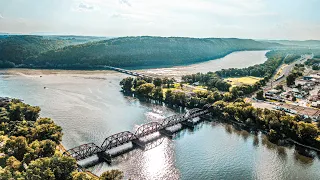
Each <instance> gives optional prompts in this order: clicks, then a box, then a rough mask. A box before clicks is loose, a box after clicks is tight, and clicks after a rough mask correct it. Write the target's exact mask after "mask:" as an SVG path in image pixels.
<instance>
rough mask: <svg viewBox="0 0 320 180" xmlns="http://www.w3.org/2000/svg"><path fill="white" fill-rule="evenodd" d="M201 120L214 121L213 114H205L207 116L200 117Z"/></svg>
mask: <svg viewBox="0 0 320 180" xmlns="http://www.w3.org/2000/svg"><path fill="white" fill-rule="evenodd" d="M200 119H203V120H205V121H212V116H211V114H205V115H202V116H200Z"/></svg>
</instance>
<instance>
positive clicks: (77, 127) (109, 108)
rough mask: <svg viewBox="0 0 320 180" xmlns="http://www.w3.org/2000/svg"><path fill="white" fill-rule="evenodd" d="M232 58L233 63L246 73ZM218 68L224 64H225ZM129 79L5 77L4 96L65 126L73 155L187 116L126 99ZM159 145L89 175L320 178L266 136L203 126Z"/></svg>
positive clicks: (21, 73)
mask: <svg viewBox="0 0 320 180" xmlns="http://www.w3.org/2000/svg"><path fill="white" fill-rule="evenodd" d="M252 53H257V54H259V53H260V56H261V57H262V58H265V57H264V54H265V51H259V52H241V53H236V54H238V55H237V56H239V54H240V56H241V57H239V58H240V59H241V58H242V59H247V61H248V62H250V63H251V64H257V63H261V62H263V61H264V60H265V59H256V58H252V59H250V57H252ZM231 55H232V56H234V54H231ZM229 56H230V55H229ZM233 59H234V62H233V63H232V62H228V64H230V63H231V64H233V65H235V64H239V66H240V65H241V66H240V67H243V64H242V63H238V61H237V58H235V57H233ZM219 61H220V62H221V63H224V60H223V58H222V59H220V60H219ZM210 63H214V62H212V61H210V62H206V63H201V64H203V66H204V67H202V69H206V68H207V70H208V69H213V70H217V69H216V67H215V66H214V67H209V65H208V64H210ZM251 64H250V65H251ZM197 65H199V64H197ZM191 66H195V65H191ZM226 66H227V65H221V67H226ZM234 67H236V65H235V66H234ZM185 68H189V67H185ZM199 69H201V68H199ZM126 76H127V75H124V74H120V73H117V72H112V71H56V70H30V69H12V70H1V71H0V96H9V97H16V98H20V99H23V100H24V101H25V102H26V103H29V104H32V105H37V106H40V107H41V109H42V111H41V116H43V117H51V118H52V119H54V121H55V122H56V123H57V124H59V125H60V126H62V128H63V133H64V136H63V140H62V143H63V145H64V146H65V147H66V148H72V147H74V146H78V145H81V144H83V143H90V142H94V143H96V144H98V145H100V144H101V143H102V142H103V140H104V139H105V138H106V137H108V136H109V135H111V134H114V133H117V132H121V131H127V130H129V131H133V130H134V129H136V128H137V127H138V126H139V125H140V124H142V123H146V122H150V121H160V120H161V118H163V117H166V116H169V115H172V114H175V113H180V111H181V110H180V109H171V108H168V107H166V106H165V105H157V104H152V103H146V102H142V101H139V100H138V99H136V98H133V97H128V96H124V95H123V94H122V93H121V92H120V86H119V82H120V80H121V79H122V78H124V77H126ZM44 87H46V88H44ZM157 142H159V144H157V146H155V147H154V148H151V149H149V150H147V151H142V150H139V149H136V150H133V151H131V152H130V153H127V154H124V155H122V156H119V157H117V158H115V159H114V161H113V163H112V164H111V165H108V164H107V163H99V164H97V165H95V166H93V167H90V168H89V170H91V171H92V172H93V173H95V174H97V175H100V174H101V173H102V172H104V171H106V170H110V169H116V168H118V169H120V170H123V171H124V174H125V177H126V178H131V179H147V180H149V179H168V180H169V179H170V180H172V179H186V180H188V179H233V180H234V179H279V180H280V179H306V180H307V179H310V180H311V179H319V178H320V171H319V167H320V161H319V159H318V158H317V157H316V158H314V159H312V158H307V157H304V156H302V155H300V154H299V153H298V152H297V150H295V147H291V148H281V147H277V146H275V145H273V144H271V143H269V142H268V141H266V140H265V138H264V137H263V135H258V136H257V137H255V136H254V135H251V134H248V133H247V132H245V131H239V130H235V129H233V128H231V127H230V126H229V125H226V124H222V123H216V122H205V123H200V124H199V125H197V126H196V127H195V129H194V130H188V129H186V130H182V131H180V132H179V133H177V134H176V136H175V137H174V138H172V139H169V138H162V139H160V140H158V141H157ZM94 158H95V157H93V158H91V159H93V160H94ZM91 159H90V160H91Z"/></svg>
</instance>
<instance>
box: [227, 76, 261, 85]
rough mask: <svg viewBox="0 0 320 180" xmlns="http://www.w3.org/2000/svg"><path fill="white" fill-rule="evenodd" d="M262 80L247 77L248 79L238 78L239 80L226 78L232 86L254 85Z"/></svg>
mask: <svg viewBox="0 0 320 180" xmlns="http://www.w3.org/2000/svg"><path fill="white" fill-rule="evenodd" d="M260 79H262V78H258V77H253V76H246V77H237V78H226V79H225V81H227V82H229V83H230V84H231V85H232V86H239V85H242V84H248V85H253V84H254V83H256V82H258V81H259V80H260Z"/></svg>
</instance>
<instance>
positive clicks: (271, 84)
mask: <svg viewBox="0 0 320 180" xmlns="http://www.w3.org/2000/svg"><path fill="white" fill-rule="evenodd" d="M287 56H288V55H287ZM287 56H286V57H287ZM312 57H313V55H302V56H301V58H300V59H299V60H297V61H295V62H293V63H291V64H289V65H288V66H286V67H284V68H283V70H282V73H283V77H282V78H280V79H278V80H277V81H275V76H273V78H272V80H271V81H270V82H268V83H267V86H266V88H264V89H265V90H270V89H272V88H273V87H275V86H277V85H278V84H281V83H283V82H284V81H285V79H286V77H287V76H288V75H289V74H290V72H291V70H292V69H293V67H294V66H295V65H296V64H303V63H304V62H306V61H307V60H308V59H311V58H312ZM277 72H278V70H277Z"/></svg>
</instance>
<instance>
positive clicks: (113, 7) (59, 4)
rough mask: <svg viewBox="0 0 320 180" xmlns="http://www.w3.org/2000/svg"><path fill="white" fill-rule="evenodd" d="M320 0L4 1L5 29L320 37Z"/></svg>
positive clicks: (0, 28) (0, 15) (0, 18)
mask: <svg viewBox="0 0 320 180" xmlns="http://www.w3.org/2000/svg"><path fill="white" fill-rule="evenodd" d="M319 7H320V0H0V32H1V33H4V32H6V33H22V34H73V35H94V36H140V35H154V36H188V37H238V38H254V39H298V40H303V39H320V13H319Z"/></svg>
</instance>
